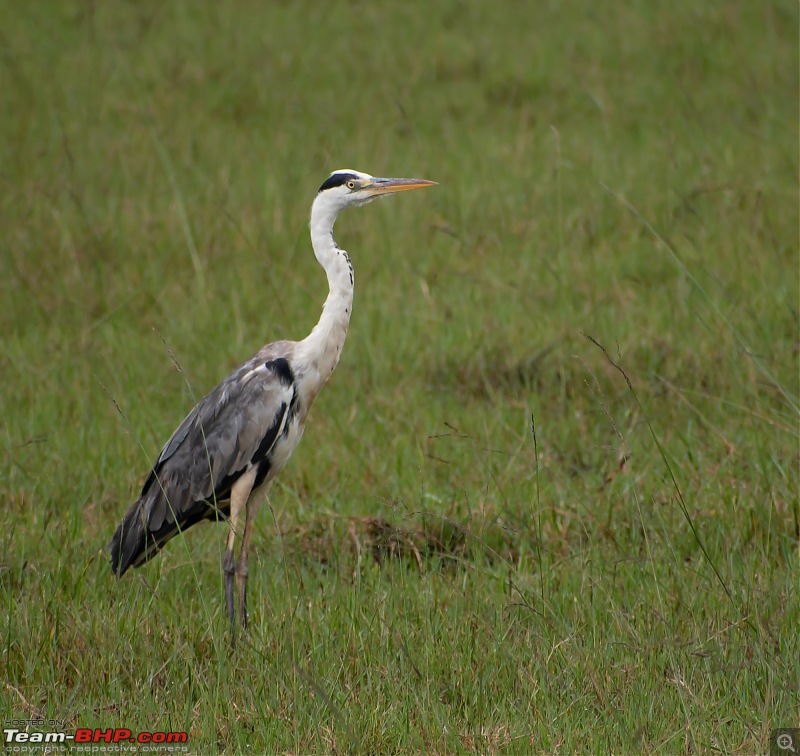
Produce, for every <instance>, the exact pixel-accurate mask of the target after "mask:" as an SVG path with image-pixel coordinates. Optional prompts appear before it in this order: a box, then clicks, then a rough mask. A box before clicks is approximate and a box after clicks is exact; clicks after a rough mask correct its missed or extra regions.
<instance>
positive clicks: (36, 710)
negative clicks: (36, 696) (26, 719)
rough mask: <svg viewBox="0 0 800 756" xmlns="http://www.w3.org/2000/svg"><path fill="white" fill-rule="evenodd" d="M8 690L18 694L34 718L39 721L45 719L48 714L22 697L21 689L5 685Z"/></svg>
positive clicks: (9, 684) (8, 684)
mask: <svg viewBox="0 0 800 756" xmlns="http://www.w3.org/2000/svg"><path fill="white" fill-rule="evenodd" d="M4 684H5V686H6V688H7V689H8V690H10V691H11V692H12V693H16V694H17V696H18V697H19V699H20V700H21V701H22V704H23V706H24V707H25V710H26V711H27V712H28V713H29V714H30V715H32V716H35V717H36V718H37V719H44V716H45V714H46V712H45V711H44V709H40V708H39V707H38V706H36V705H34V704H32V703H31V702H30V701H29V700H28V699H27V698H25V696H23V695H22V693H21V692H20V690H19V688H15V687H14V686H13V685H12V684H11V683H8V682H7V683H4Z"/></svg>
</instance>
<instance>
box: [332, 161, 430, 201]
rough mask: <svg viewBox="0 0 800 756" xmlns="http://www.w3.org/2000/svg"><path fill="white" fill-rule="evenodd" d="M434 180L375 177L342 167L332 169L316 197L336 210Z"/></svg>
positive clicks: (421, 185) (416, 187)
mask: <svg viewBox="0 0 800 756" xmlns="http://www.w3.org/2000/svg"><path fill="white" fill-rule="evenodd" d="M435 184H436V182H435V181H426V180H425V179H408V178H376V177H375V176H370V175H369V174H368V173H361V171H353V170H350V169H349V168H343V169H340V170H338V171H334V172H333V173H331V175H330V176H328V178H327V179H326V180H325V182H324V183H323V184H322V186H321V187H320V188H319V192H318V193H317V197H318V198H322V197H324V198H325V200H326V201H330V202H331V204H332V205H333V206H335V207H336V210H337V211H338V210H343V209H344V208H345V207H350V206H351V205H365V204H366V203H367V202H372V200H374V199H377V198H378V197H384V196H386V195H387V194H394V193H395V192H405V191H408V190H409V189H422V188H424V187H426V186H435Z"/></svg>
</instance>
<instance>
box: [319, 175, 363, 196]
mask: <svg viewBox="0 0 800 756" xmlns="http://www.w3.org/2000/svg"><path fill="white" fill-rule="evenodd" d="M348 181H358V176H356V174H355V173H334V174H333V175H332V176H328V178H327V179H325V183H324V184H323V185H322V186H321V187H320V188H319V191H320V192H324V191H325V190H326V189H333V188H334V187H335V186H342V185H344V184H346V183H347V182H348ZM317 194H319V192H317Z"/></svg>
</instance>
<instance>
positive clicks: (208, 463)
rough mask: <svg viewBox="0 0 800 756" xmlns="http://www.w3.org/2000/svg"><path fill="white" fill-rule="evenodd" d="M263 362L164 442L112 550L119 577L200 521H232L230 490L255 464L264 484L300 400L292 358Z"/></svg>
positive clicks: (249, 366) (231, 381) (238, 375)
mask: <svg viewBox="0 0 800 756" xmlns="http://www.w3.org/2000/svg"><path fill="white" fill-rule="evenodd" d="M264 356H265V354H264V353H263V350H262V352H260V353H259V354H257V355H256V356H255V357H253V358H252V359H251V360H250V361H248V362H247V363H246V364H245V365H243V366H242V367H240V368H239V369H238V370H236V371H235V372H234V373H232V374H231V375H230V376H228V377H227V378H226V379H225V380H224V381H223V382H222V383H220V384H219V385H218V386H217V387H216V388H215V389H214V390H213V391H212V392H211V393H210V394H208V396H206V397H205V398H204V399H202V400H201V401H200V402H199V403H198V404H197V406H196V407H195V408H194V409H193V410H192V411H191V412H190V413H189V415H188V416H187V417H186V418H185V419H184V421H183V422H182V423H181V425H180V426H179V427H178V429H177V430H176V431H175V433H174V434H173V435H172V437H171V438H170V440H169V441H168V442H167V443H166V445H165V446H164V448H163V449H162V451H161V454H160V455H159V457H158V460H157V461H156V463H155V464H154V465H153V468H152V470H151V473H150V475H149V477H148V479H147V481H146V482H145V484H144V487H143V489H142V493H141V495H140V496H139V498H138V499H137V501H136V502H135V503H134V505H133V506H132V507H131V509H130V510H129V511H128V513H127V514H126V516H125V518H124V519H123V521H122V523H121V524H120V526H119V528H118V529H117V533H116V534H115V536H114V538H113V539H112V542H111V544H110V550H111V558H112V567H114V571H115V572H117V574H120V575H121V574H122V573H123V572H124V571H125V570H126V569H127V568H128V566H130V565H131V564H133V565H135V566H138V565H139V564H141V563H143V562H145V561H147V559H149V558H150V557H151V556H153V555H154V554H155V553H156V552H157V551H158V550H159V549H160V548H161V546H162V545H163V544H164V543H166V542H167V541H168V540H170V538H172V537H173V536H175V535H177V534H178V533H179V532H181V531H182V530H183V529H185V528H187V527H190V526H191V525H193V524H194V523H196V522H198V521H200V520H202V519H207V518H212V519H213V518H216V517H219V516H220V515H222V516H223V517H224V516H225V515H227V513H228V510H229V501H228V500H229V497H230V491H231V488H232V487H233V485H234V484H235V482H236V481H237V480H238V478H239V477H240V476H241V475H242V474H244V473H245V472H247V471H248V470H250V469H251V468H252V467H253V466H258V470H257V474H256V484H257V485H259V484H260V483H261V482H262V481H263V480H264V479H265V478H266V476H267V475H268V473H269V469H270V452H271V451H272V448H273V447H274V445H275V443H276V442H277V441H278V439H279V438H280V437H281V435H282V434H283V433H284V431H285V430H286V427H287V424H288V422H289V421H290V419H291V416H292V414H293V413H294V411H295V407H296V401H297V394H296V387H295V379H294V374H293V372H292V370H291V367H290V365H289V362H288V360H287V359H286V358H285V357H277V358H273V359H266V360H265V359H264ZM266 356H268V355H266Z"/></svg>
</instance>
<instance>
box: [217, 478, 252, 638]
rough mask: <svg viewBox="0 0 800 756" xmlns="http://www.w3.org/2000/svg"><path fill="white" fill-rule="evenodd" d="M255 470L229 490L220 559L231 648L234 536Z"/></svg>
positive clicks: (233, 634) (233, 621)
mask: <svg viewBox="0 0 800 756" xmlns="http://www.w3.org/2000/svg"><path fill="white" fill-rule="evenodd" d="M255 477H256V470H255V468H251V469H250V470H248V471H247V472H246V473H245V474H244V475H242V476H241V477H240V478H239V480H237V481H236V483H234V484H233V488H232V489H231V511H230V515H229V517H228V540H227V542H226V546H225V555H224V556H223V557H222V573H223V577H224V583H225V603H226V604H227V607H228V619H229V620H230V623H231V639H230V640H231V647H233V646H235V645H236V612H235V610H234V606H233V601H234V599H233V576H234V575H235V574H236V567H235V564H234V559H233V547H234V545H235V543H236V534H237V533H238V532H239V520H240V518H241V515H242V512H243V511H244V510H245V508H246V506H247V499H248V497H249V496H250V491H251V490H252V488H253V482H254V481H255Z"/></svg>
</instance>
